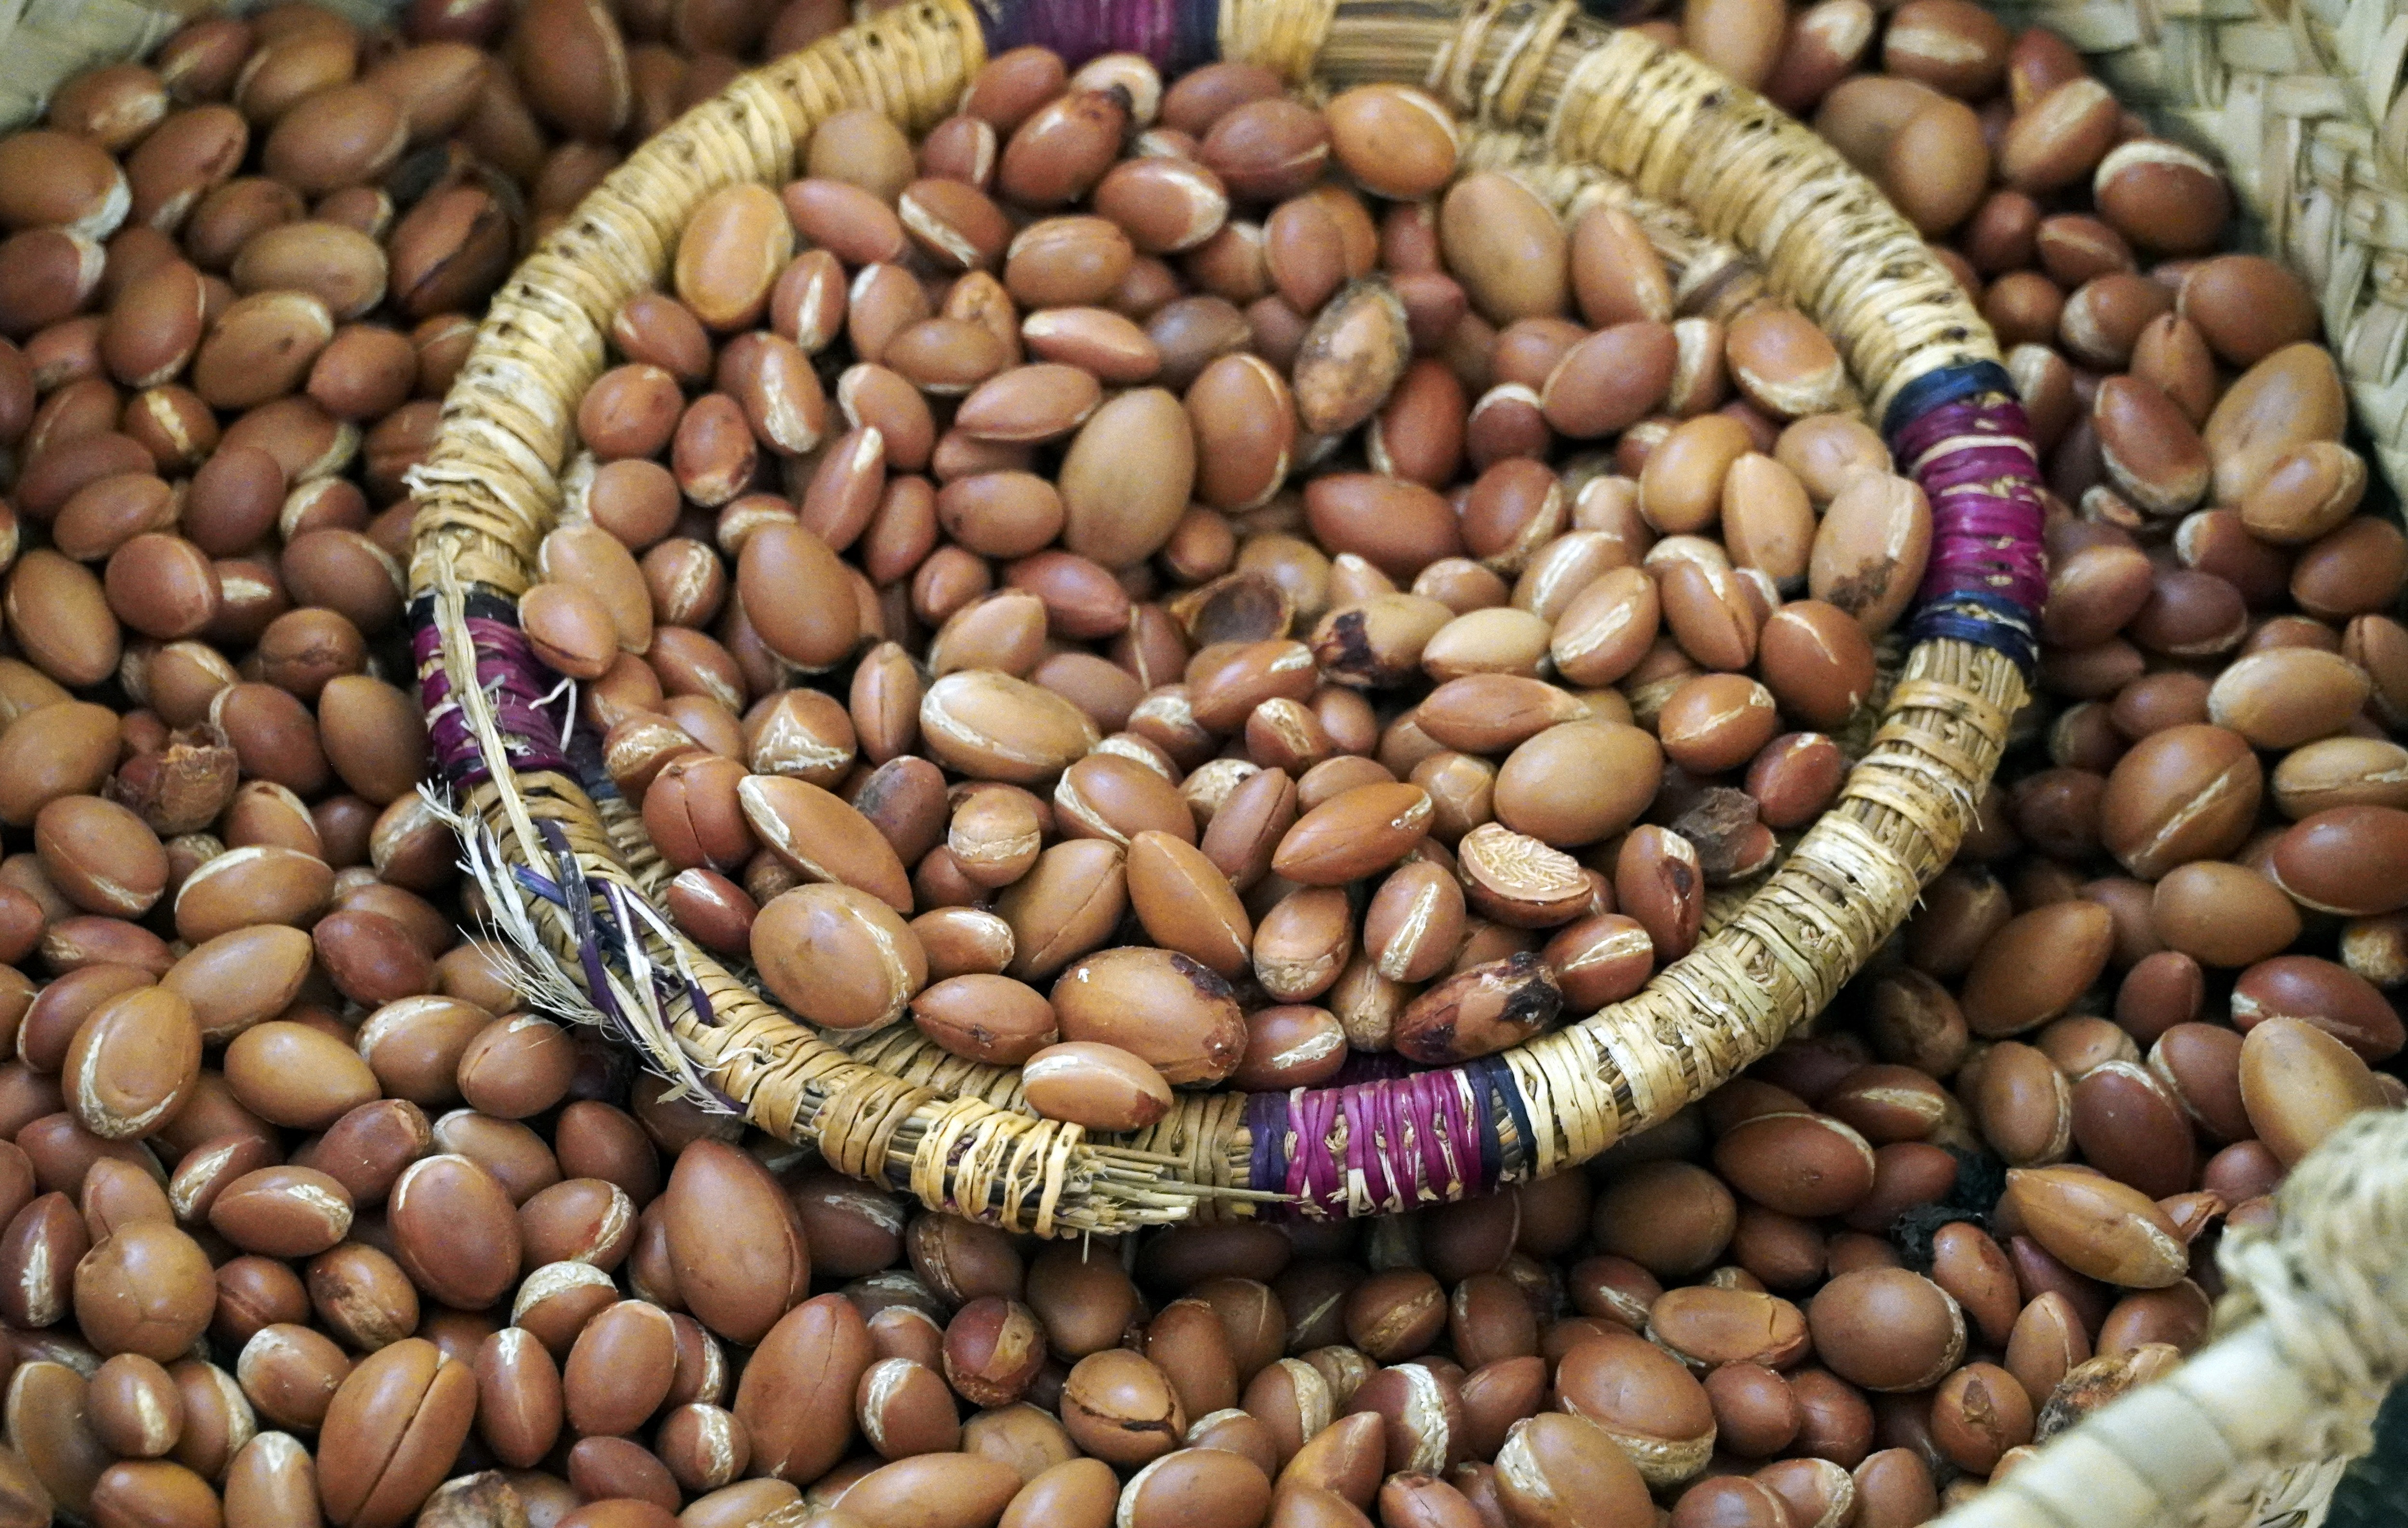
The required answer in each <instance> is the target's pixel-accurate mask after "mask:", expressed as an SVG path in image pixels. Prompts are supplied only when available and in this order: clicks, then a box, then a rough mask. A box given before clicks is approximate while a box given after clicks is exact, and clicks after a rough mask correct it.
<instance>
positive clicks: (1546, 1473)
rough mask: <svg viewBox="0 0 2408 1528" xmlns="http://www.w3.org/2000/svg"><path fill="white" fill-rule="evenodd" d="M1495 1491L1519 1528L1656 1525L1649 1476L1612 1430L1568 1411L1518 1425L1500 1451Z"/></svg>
mask: <svg viewBox="0 0 2408 1528" xmlns="http://www.w3.org/2000/svg"><path fill="white" fill-rule="evenodd" d="M1496 1492H1497V1495H1498V1499H1499V1501H1501V1502H1502V1504H1503V1506H1504V1507H1505V1513H1506V1517H1507V1520H1508V1521H1510V1522H1512V1524H1514V1528H1652V1525H1653V1524H1654V1523H1655V1522H1656V1506H1655V1504H1654V1503H1653V1502H1651V1501H1650V1500H1649V1499H1648V1495H1647V1482H1646V1478H1644V1477H1643V1476H1641V1474H1640V1473H1639V1470H1638V1467H1637V1466H1636V1465H1634V1464H1632V1463H1630V1459H1629V1456H1628V1455H1627V1453H1625V1452H1624V1450H1623V1449H1622V1446H1621V1445H1620V1444H1618V1443H1616V1442H1615V1441H1614V1440H1613V1434H1610V1433H1608V1432H1607V1431H1606V1430H1605V1429H1604V1428H1602V1427H1599V1426H1598V1424H1597V1423H1595V1422H1593V1421H1590V1420H1587V1419H1585V1418H1582V1417H1574V1416H1570V1415H1569V1414H1566V1413H1563V1412H1541V1414H1539V1415H1538V1416H1536V1417H1532V1418H1529V1419H1528V1420H1525V1421H1520V1422H1516V1423H1514V1424H1513V1427H1512V1431H1511V1432H1509V1433H1508V1434H1506V1435H1505V1446H1504V1448H1502V1449H1499V1450H1498V1454H1497V1465H1496Z"/></svg>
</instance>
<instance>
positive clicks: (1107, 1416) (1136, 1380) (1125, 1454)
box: [1062, 1348, 1187, 1466]
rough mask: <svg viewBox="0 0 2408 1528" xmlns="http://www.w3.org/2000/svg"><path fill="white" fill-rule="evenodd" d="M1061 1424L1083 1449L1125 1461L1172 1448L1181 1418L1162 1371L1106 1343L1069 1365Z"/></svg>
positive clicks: (1111, 1460) (1182, 1426) (1147, 1457)
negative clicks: (1103, 1346) (1104, 1345)
mask: <svg viewBox="0 0 2408 1528" xmlns="http://www.w3.org/2000/svg"><path fill="white" fill-rule="evenodd" d="M1062 1425H1063V1426H1064V1427H1066V1428H1068V1430H1069V1433H1070V1437H1071V1440H1072V1441H1073V1442H1075V1443H1077V1444H1078V1445H1079V1447H1080V1448H1081V1449H1084V1450H1086V1452H1088V1453H1089V1454H1091V1455H1093V1456H1095V1457H1096V1458H1097V1459H1100V1460H1102V1461H1104V1462H1105V1463H1109V1464H1114V1465H1123V1466H1126V1465H1134V1464H1144V1463H1151V1462H1152V1461H1154V1460H1155V1459H1157V1458H1160V1457H1161V1456H1163V1455H1165V1454H1168V1453H1169V1452H1170V1451H1171V1450H1172V1449H1176V1448H1178V1447H1179V1443H1180V1438H1181V1436H1182V1435H1183V1434H1185V1432H1186V1431H1187V1417H1186V1414H1185V1413H1184V1412H1183V1411H1182V1410H1181V1409H1180V1405H1179V1396H1178V1394H1177V1393H1176V1392H1175V1391H1173V1390H1172V1389H1171V1386H1170V1380H1169V1377H1168V1376H1167V1375H1165V1374H1164V1373H1163V1372H1162V1371H1161V1370H1160V1369H1159V1368H1157V1367H1155V1366H1154V1364H1153V1363H1152V1362H1148V1361H1147V1360H1146V1359H1145V1358H1144V1357H1143V1356H1142V1355H1140V1354H1138V1353H1133V1352H1131V1351H1129V1350H1128V1349H1127V1348H1106V1349H1105V1350H1104V1351H1102V1352H1100V1353H1090V1354H1088V1355H1087V1356H1086V1357H1085V1358H1082V1359H1081V1360H1080V1361H1079V1362H1077V1363H1075V1364H1073V1365H1071V1368H1070V1373H1069V1376H1068V1377H1067V1378H1066V1379H1065V1380H1064V1381H1063V1383H1062Z"/></svg>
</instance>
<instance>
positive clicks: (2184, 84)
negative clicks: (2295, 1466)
mask: <svg viewBox="0 0 2408 1528" xmlns="http://www.w3.org/2000/svg"><path fill="white" fill-rule="evenodd" d="M1991 8H1993V9H1994V10H1996V11H1998V12H1999V14H2000V16H2001V17H2003V18H2004V19H2006V20H2007V21H2008V22H2011V23H2014V24H2029V25H2039V26H2045V27H2048V28H2049V29H2050V30H2052V31H2055V32H2057V33H2059V34H2061V35H2062V36H2064V37H2065V38H2066V39H2067V40H2068V41H2070V42H2071V43H2072V44H2073V46H2074V47H2076V48H2078V49H2080V50H2082V51H2083V52H2084V53H2085V54H2086V55H2088V56H2089V60H2090V63H2091V65H2092V66H2093V67H2094V68H2095V69H2096V70H2097V71H2098V72H2099V74H2100V77H2101V78H2102V79H2105V80H2106V81H2107V82H2108V83H2110V84H2111V85H2113V86H2114V88H2115V91H2116V93H2117V94H2119V95H2121V96H2123V97H2124V98H2125V99H2126V101H2127V102H2128V103H2129V104H2130V105H2131V106H2132V107H2133V108H2134V109H2136V110H2138V111H2141V112H2142V113H2143V114H2144V115H2146V116H2147V117H2148V118H2149V119H2150V121H2151V122H2152V123H2154V124H2155V125H2156V126H2157V129H2158V130H2159V131H2161V132H2163V133H2165V134H2166V135H2167V136H2169V137H2174V138H2178V139H2181V140H2183V141H2186V142H2187V143H2189V144H2190V145H2191V146H2192V147H2194V148H2197V149H2200V150H2201V151H2205V152H2209V153H2212V154H2214V156H2215V157H2217V158H2218V159H2220V160H2221V161H2222V162H2223V163H2224V165H2225V166H2227V167H2228V168H2229V170H2230V172H2231V176H2232V180H2233V183H2234V186H2235V188H2236V189H2237V190H2238V191H2239V193H2240V199H2241V201H2242V203H2243V205H2244V207H2245V208H2246V209H2248V211H2249V212H2250V213H2251V214H2253V215H2254V217H2255V219H2256V220H2257V223H2256V226H2255V227H2253V228H2251V229H2250V230H2248V234H2249V239H2250V241H2251V242H2254V243H2256V244H2257V245H2258V246H2259V247H2260V248H2262V250H2263V251H2264V252H2266V253H2268V254H2271V255H2274V256H2276V257H2278V258H2280V259H2282V260H2284V261H2285V262H2286V264H2288V265H2289V266H2290V267H2291V268H2292V269H2294V270H2296V271H2298V272H2299V273H2300V275H2301V276H2302V277H2304V278H2305V279H2306V280H2307V281H2308V282H2309V284H2310V286H2311V287H2312V288H2313V289H2314V290H2315V292H2316V294H2317V296H2318V297H2319V299H2320V300H2321V303H2322V307H2323V311H2324V321H2325V333H2326V335H2327V337H2328V339H2329V343H2330V344H2331V346H2332V349H2333V355H2334V358H2335V359H2336V360H2337V361H2338V362H2339V363H2340V365H2341V369H2342V374H2343V377H2345V378H2346V379H2347V380H2348V382H2349V387H2350V394H2351V401H2352V402H2353V403H2355V404H2356V406H2357V409H2358V420H2359V422H2360V424H2361V425H2363V426H2364V428H2365V430H2366V433H2367V435H2368V436H2369V438H2370V439H2371V440H2372V443H2373V447H2374V450H2375V452H2376V454H2377V456H2378V458H2379V459H2380V461H2381V463H2382V465H2383V468H2384V469H2385V471H2386V474H2387V475H2388V476H2389V477H2390V479H2391V481H2392V483H2394V484H2395V485H2396V484H2400V483H2408V267H2403V263H2402V262H2403V256H2408V201H2404V200H2403V195H2408V93H2403V90H2402V86H2403V84H2408V78H2403V69H2408V6H2402V5H2401V4H2400V3H2399V0H2298V3H2296V4H2292V5H2288V6H2286V5H2283V4H2280V3H2278V0H2172V3H2158V0H2014V3H2008V4H2000V5H1994V6H1992V7H1991ZM2402 1511H2403V1516H2408V1507H2403V1509H2402Z"/></svg>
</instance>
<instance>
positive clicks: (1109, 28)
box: [991, 0, 1181, 65]
mask: <svg viewBox="0 0 2408 1528" xmlns="http://www.w3.org/2000/svg"><path fill="white" fill-rule="evenodd" d="M1180 8H1181V0H1016V3H1009V4H1007V5H1006V6H1005V7H1002V13H1001V15H1000V16H999V17H998V18H997V21H996V24H995V25H994V26H993V28H992V29H991V30H992V32H993V39H992V42H993V45H994V47H995V50H996V51H997V52H1001V51H1003V50H1005V49H1008V48H1015V47H1022V46H1026V45H1029V44H1035V45H1036V46H1038V47H1040V48H1050V49H1052V50H1054V51H1055V52H1057V53H1060V54H1061V55H1062V56H1063V57H1065V58H1067V59H1071V60H1075V61H1083V60H1085V59H1089V58H1094V57H1096V56H1097V55H1099V54H1102V53H1119V52H1128V53H1142V54H1144V55H1145V56H1146V57H1147V58H1149V59H1152V60H1153V61H1154V63H1155V64H1157V65H1168V64H1169V63H1170V62H1171V61H1172V59H1173V58H1174V56H1175V55H1176V54H1177V52H1178V50H1179V43H1180V25H1179V12H1180Z"/></svg>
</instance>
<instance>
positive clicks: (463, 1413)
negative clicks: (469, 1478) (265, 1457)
mask: <svg viewBox="0 0 2408 1528" xmlns="http://www.w3.org/2000/svg"><path fill="white" fill-rule="evenodd" d="M476 1408H477V1381H476V1377H475V1376H474V1375H473V1374H471V1373H470V1371H469V1368H468V1365H467V1364H466V1363H463V1362H460V1361H459V1360H457V1359H454V1358H452V1357H449V1356H447V1355H446V1354H445V1353H444V1352H443V1351H442V1349H440V1348H437V1347H436V1345H435V1344H433V1343H431V1342H428V1341H426V1340H425V1339H423V1338H420V1337H405V1338H403V1339H402V1340H401V1341H399V1342H397V1343H394V1345H392V1346H391V1347H389V1348H379V1349H378V1350H377V1351H375V1352H373V1353H371V1354H369V1355H368V1356H367V1357H366V1358H364V1359H362V1360H361V1361H360V1362H359V1365H358V1366H357V1367H356V1368H354V1369H352V1370H351V1374H350V1376H349V1377H346V1378H345V1379H344V1380H343V1383H342V1387H341V1388H340V1389H338V1390H337V1391H336V1392H335V1397H334V1400H333V1401H332V1402H331V1403H330V1404H329V1405H327V1408H326V1420H325V1422H324V1425H323V1426H322V1428H321V1429H320V1431H319V1434H318V1438H319V1446H318V1463H319V1475H318V1490H319V1496H320V1500H321V1501H322V1503H323V1505H324V1506H325V1510H326V1516H327V1518H328V1519H329V1520H331V1521H334V1522H336V1523H337V1524H339V1525H341V1528H398V1525H399V1524H401V1523H404V1522H407V1521H409V1519H410V1516H411V1514H413V1513H415V1512H416V1511H417V1510H418V1506H419V1504H420V1503H421V1502H423V1501H424V1500H425V1499H426V1496H427V1494H428V1493H429V1492H432V1491H433V1490H434V1489H435V1487H436V1485H437V1483H438V1482H440V1481H441V1480H442V1478H443V1477H444V1475H445V1474H446V1473H447V1472H448V1471H449V1470H450V1469H451V1467H452V1460H453V1458H454V1457H455V1456H456V1455H457V1453H458V1452H459V1449H460V1445H461V1444H462V1443H463V1442H465V1441H466V1438H467V1435H468V1427H469V1422H470V1420H471V1419H472V1418H473V1416H474V1414H475V1412H476Z"/></svg>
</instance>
